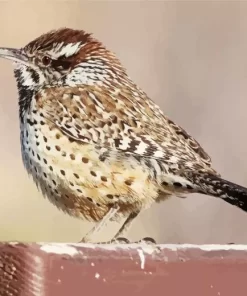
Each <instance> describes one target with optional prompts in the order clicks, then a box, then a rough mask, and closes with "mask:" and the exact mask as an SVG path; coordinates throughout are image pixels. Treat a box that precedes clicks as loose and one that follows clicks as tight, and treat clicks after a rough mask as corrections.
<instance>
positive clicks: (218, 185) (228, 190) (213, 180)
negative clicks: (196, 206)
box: [193, 173, 247, 212]
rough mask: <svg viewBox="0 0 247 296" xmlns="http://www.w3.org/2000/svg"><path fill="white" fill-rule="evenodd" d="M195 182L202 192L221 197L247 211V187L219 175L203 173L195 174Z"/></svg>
mask: <svg viewBox="0 0 247 296" xmlns="http://www.w3.org/2000/svg"><path fill="white" fill-rule="evenodd" d="M193 183H194V184H196V185H197V186H198V187H199V188H200V193H203V194H207V195H211V196H215V197H219V198H221V199H223V200H224V201H226V202H228V203H229V204H231V205H234V206H236V207H238V208H240V209H242V210H243V211H245V212H247V188H245V187H243V186H240V185H237V184H235V183H232V182H230V181H227V180H224V179H222V178H220V177H219V176H216V175H213V174H203V173H202V174H200V175H196V176H194V178H193Z"/></svg>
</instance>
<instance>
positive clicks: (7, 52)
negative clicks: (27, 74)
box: [0, 47, 28, 64]
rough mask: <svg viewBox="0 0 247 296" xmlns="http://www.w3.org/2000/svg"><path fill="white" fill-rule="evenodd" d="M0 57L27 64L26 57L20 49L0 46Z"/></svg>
mask: <svg viewBox="0 0 247 296" xmlns="http://www.w3.org/2000/svg"><path fill="white" fill-rule="evenodd" d="M0 58H4V59H8V60H12V61H14V62H17V63H21V64H28V57H27V56H26V55H25V54H24V53H23V52H22V51H21V50H20V49H16V48H7V47H0Z"/></svg>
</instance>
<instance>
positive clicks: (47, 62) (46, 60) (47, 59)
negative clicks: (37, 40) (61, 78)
mask: <svg viewBox="0 0 247 296" xmlns="http://www.w3.org/2000/svg"><path fill="white" fill-rule="evenodd" d="M42 63H43V65H44V66H48V65H50V63H51V59H50V58H49V57H48V56H44V57H43V58H42Z"/></svg>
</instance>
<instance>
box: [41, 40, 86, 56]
mask: <svg viewBox="0 0 247 296" xmlns="http://www.w3.org/2000/svg"><path fill="white" fill-rule="evenodd" d="M81 47H82V44H81V42H76V43H68V44H66V45H64V42H61V43H57V44H56V46H55V47H54V48H52V49H51V50H48V51H46V53H47V54H49V55H50V56H51V57H54V58H59V57H60V56H63V55H64V56H65V57H70V56H72V55H74V54H76V53H77V52H78V51H79V50H80V49H81Z"/></svg>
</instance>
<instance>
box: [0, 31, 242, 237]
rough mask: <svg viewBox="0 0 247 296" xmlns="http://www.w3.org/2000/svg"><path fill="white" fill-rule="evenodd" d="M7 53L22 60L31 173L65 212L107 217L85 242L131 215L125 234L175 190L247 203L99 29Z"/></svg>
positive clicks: (22, 114) (23, 130) (25, 151)
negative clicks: (107, 44) (104, 40)
mask: <svg viewBox="0 0 247 296" xmlns="http://www.w3.org/2000/svg"><path fill="white" fill-rule="evenodd" d="M0 57H3V58H6V59H10V60H12V61H14V73H15V78H16V81H17V87H18V92H19V118H20V134H21V150H22V158H23V162H24V165H25V167H26V170H27V172H28V173H29V174H30V175H31V176H32V177H33V179H34V181H35V183H36V184H37V186H38V188H40V190H41V191H42V193H43V195H44V196H46V197H47V198H48V199H49V200H50V201H51V202H52V203H53V204H55V205H56V206H57V207H58V208H59V209H61V210H63V211H64V212H65V213H68V214H69V215H72V216H74V217H78V218H84V219H86V220H88V221H94V222H97V223H96V226H95V227H93V229H92V230H91V231H90V232H89V233H88V234H87V235H86V236H85V237H84V238H83V240H82V241H84V242H85V241H90V240H92V237H93V234H94V233H95V232H96V231H98V230H99V229H101V228H102V227H103V226H104V225H105V224H107V222H108V221H109V220H118V219H123V221H124V222H123V224H122V226H121V228H120V230H119V231H118V233H117V234H116V235H115V236H114V237H115V238H117V237H119V236H120V235H122V234H123V232H124V231H126V230H127V229H128V228H129V226H130V225H131V223H132V221H133V220H134V218H135V217H136V216H137V215H138V214H139V213H140V212H141V211H142V210H143V209H145V208H148V207H149V206H150V205H151V204H153V203H154V202H160V201H163V200H165V199H167V198H168V197H170V196H183V195H184V194H188V193H195V192H198V193H202V194H206V195H211V196H215V197H219V198H221V199H223V200H224V201H226V202H228V203H230V204H232V205H235V206H237V207H239V208H241V209H242V210H244V211H246V210H247V189H246V188H244V187H241V186H239V185H236V184H234V183H231V182H229V181H226V180H224V179H222V178H221V177H220V175H219V174H218V173H217V172H216V171H215V170H214V169H213V168H212V166H211V159H210V157H209V155H208V154H207V153H206V152H205V151H204V150H203V148H202V147H201V146H200V145H199V143H198V142H197V141H196V140H195V139H194V138H192V137H191V136H190V135H189V134H188V133H187V132H186V131H185V130H183V129H182V128H181V127H180V126H178V125H177V124H175V123H174V122H173V121H171V120H170V119H168V117H166V116H165V115H164V113H163V112H162V111H161V109H160V108H159V107H158V106H157V105H156V104H155V103H154V102H153V101H152V100H151V99H150V98H149V97H148V96H147V94H146V93H145V92H144V91H142V90H141V89H140V88H139V87H138V86H137V85H136V84H135V83H134V82H133V81H132V80H131V78H130V77H129V76H128V74H127V72H126V70H125V68H124V67H123V66H122V64H121V63H120V61H119V60H118V59H117V57H116V56H115V55H114V54H113V53H112V52H111V51H109V50H108V49H107V48H106V47H105V46H104V45H103V44H102V43H101V42H100V41H98V40H97V39H95V38H94V37H93V36H92V35H91V34H88V33H86V32H85V31H82V30H73V29H69V28H62V29H58V30H54V31H51V32H48V33H46V34H43V35H41V36H40V37H38V38H36V39H35V40H33V41H31V42H30V43H28V44H27V45H26V46H25V47H23V48H21V49H12V48H0Z"/></svg>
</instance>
